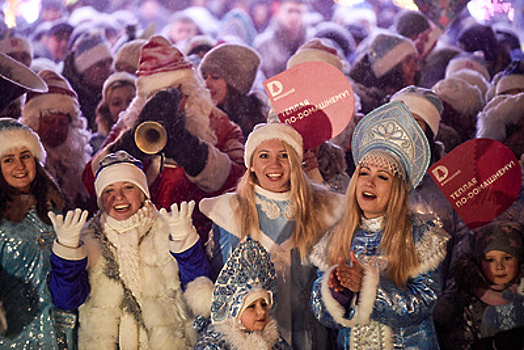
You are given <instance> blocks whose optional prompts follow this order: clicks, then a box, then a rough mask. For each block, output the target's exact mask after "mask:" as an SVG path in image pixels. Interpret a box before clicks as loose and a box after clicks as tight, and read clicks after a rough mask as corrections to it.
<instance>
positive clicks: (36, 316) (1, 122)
mask: <svg viewBox="0 0 524 350" xmlns="http://www.w3.org/2000/svg"><path fill="white" fill-rule="evenodd" d="M45 156H46V153H45V151H44V148H43V146H42V144H41V143H40V139H39V138H38V136H37V135H36V134H35V133H33V132H32V131H31V129H29V128H28V127H26V126H24V125H22V124H20V123H18V122H17V121H16V120H14V119H11V118H1V119H0V164H1V168H2V174H1V176H0V302H1V303H2V304H3V309H2V310H0V315H1V314H3V316H4V317H3V318H2V317H0V318H1V319H3V322H0V324H1V325H2V326H0V329H1V330H2V334H1V335H0V348H2V349H7V348H11V349H46V350H47V349H65V348H68V349H74V347H75V344H74V342H72V336H73V330H74V327H75V324H76V316H75V314H74V313H70V312H67V311H60V310H57V309H55V308H54V306H53V302H52V299H51V295H50V292H49V289H48V284H47V276H48V274H49V271H50V270H51V266H50V263H49V257H50V255H51V247H52V244H53V241H54V239H55V232H54V231H53V226H52V225H51V222H50V221H49V219H48V217H47V212H48V210H62V209H63V205H64V204H63V203H64V202H63V199H62V196H61V194H60V191H59V190H58V188H57V187H56V185H55V183H54V182H53V180H51V178H50V177H49V175H47V173H46V172H45V170H44V169H43V167H42V164H43V163H44V162H45Z"/></svg>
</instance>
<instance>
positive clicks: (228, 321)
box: [195, 236, 291, 350]
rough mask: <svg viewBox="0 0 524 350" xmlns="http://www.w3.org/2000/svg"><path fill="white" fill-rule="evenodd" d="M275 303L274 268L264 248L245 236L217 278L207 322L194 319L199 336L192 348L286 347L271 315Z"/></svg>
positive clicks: (281, 349) (283, 349) (261, 349)
mask: <svg viewBox="0 0 524 350" xmlns="http://www.w3.org/2000/svg"><path fill="white" fill-rule="evenodd" d="M276 303H277V281H276V275H275V267H274V265H273V263H272V262H271V259H270V258H269V254H268V253H267V251H266V249H265V248H264V247H263V246H262V245H261V244H260V243H259V242H257V241H254V240H253V239H251V237H250V236H247V237H246V238H245V239H244V240H243V241H242V242H241V243H240V244H238V245H237V247H236V248H235V250H234V252H233V253H232V254H231V255H230V256H229V258H228V260H227V262H226V265H224V268H223V269H222V271H221V272H220V275H219V276H218V278H217V282H216V285H215V289H214V290H213V299H212V306H211V322H209V320H204V319H202V318H200V319H197V322H196V324H199V326H200V339H199V341H198V342H197V344H196V345H195V349H196V350H219V349H220V350H243V349H253V350H254V349H257V350H264V349H266V350H270V349H271V350H288V349H289V350H290V349H291V347H290V346H289V345H288V344H287V343H286V341H285V340H284V339H283V338H282V337H281V336H280V333H279V331H278V325H277V322H276V320H275V319H274V318H273V314H274V311H275V309H276V307H277V305H276ZM206 321H207V322H206Z"/></svg>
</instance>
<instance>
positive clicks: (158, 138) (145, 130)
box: [134, 120, 167, 154]
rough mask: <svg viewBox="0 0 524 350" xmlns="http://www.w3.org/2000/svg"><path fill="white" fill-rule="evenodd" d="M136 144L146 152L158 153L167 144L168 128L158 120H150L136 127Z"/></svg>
mask: <svg viewBox="0 0 524 350" xmlns="http://www.w3.org/2000/svg"><path fill="white" fill-rule="evenodd" d="M134 137H135V144H136V146H137V147H138V149H139V150H141V151H142V152H144V153H145V154H157V153H158V152H160V151H162V150H163V149H164V147H166V144H167V132H166V129H165V128H164V127H163V126H162V125H161V124H160V123H158V122H155V121H152V120H148V121H145V122H143V123H141V124H139V125H138V126H137V127H136V129H135V134H134Z"/></svg>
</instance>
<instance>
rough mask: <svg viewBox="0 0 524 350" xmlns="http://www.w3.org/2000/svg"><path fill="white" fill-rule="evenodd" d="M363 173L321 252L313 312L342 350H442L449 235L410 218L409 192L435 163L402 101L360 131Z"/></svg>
mask: <svg viewBox="0 0 524 350" xmlns="http://www.w3.org/2000/svg"><path fill="white" fill-rule="evenodd" d="M352 143H353V144H352V152H353V158H354V160H355V163H356V164H357V169H356V171H355V174H354V175H353V177H352V179H351V181H350V184H349V187H348V190H347V194H346V200H347V208H346V212H345V215H344V218H343V219H342V221H341V223H340V224H339V225H337V227H335V229H334V230H333V231H332V232H331V233H330V234H328V235H326V236H325V237H324V238H323V239H322V240H321V241H320V242H319V243H318V245H317V246H316V247H315V249H314V252H313V254H312V257H311V258H312V261H313V263H315V264H317V266H319V278H318V279H317V280H316V281H315V284H314V287H313V292H312V299H311V305H312V309H313V311H314V313H315V316H316V317H317V318H318V319H319V320H320V321H321V322H322V323H324V324H325V325H328V326H330V327H333V328H337V329H340V331H339V335H338V343H339V347H340V348H341V349H349V348H351V349H366V348H372V349H391V348H393V347H398V348H411V347H416V348H418V349H438V344H437V339H436V335H435V331H434V326H433V321H432V312H433V309H434V307H435V304H436V301H437V294H438V292H439V291H440V269H439V265H440V263H441V262H442V260H443V259H444V257H445V253H446V242H447V239H448V235H447V234H446V233H445V232H444V231H442V230H441V229H439V228H437V227H435V226H434V225H433V223H432V222H424V221H423V220H422V219H421V218H420V217H418V216H417V215H416V214H410V213H409V212H408V191H409V190H410V189H412V188H413V187H415V186H416V185H417V184H418V183H419V182H420V180H421V178H422V177H423V175H424V173H425V171H426V168H427V165H428V162H429V156H430V152H429V147H428V143H427V139H426V137H425V136H424V133H423V132H422V130H421V129H420V127H419V126H418V124H417V123H416V121H415V120H414V119H413V117H412V116H411V114H410V113H409V111H408V109H407V108H406V106H405V105H404V104H403V103H402V102H398V101H396V102H391V103H388V104H386V105H384V106H382V107H380V108H378V109H376V110H374V111H373V112H371V113H370V114H368V115H367V116H366V117H364V118H363V119H362V120H361V121H360V123H359V124H358V125H357V127H356V129H355V133H354V136H353V142H352Z"/></svg>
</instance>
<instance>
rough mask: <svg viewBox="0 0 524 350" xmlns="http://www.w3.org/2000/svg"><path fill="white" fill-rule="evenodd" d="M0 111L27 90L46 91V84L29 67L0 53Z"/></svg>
mask: <svg viewBox="0 0 524 350" xmlns="http://www.w3.org/2000/svg"><path fill="white" fill-rule="evenodd" d="M0 91H1V92H2V93H1V94H0V111H3V110H4V109H5V108H6V107H7V106H8V105H9V104H10V103H11V102H12V101H14V100H16V99H17V98H18V97H20V96H22V95H23V94H24V93H26V92H28V91H34V92H41V93H44V92H47V84H46V83H45V82H44V81H43V80H42V78H40V77H39V76H38V75H36V73H35V72H33V71H32V70H31V69H29V68H27V67H26V66H24V65H23V64H22V63H20V62H18V61H16V60H14V59H12V58H11V57H9V56H7V55H4V54H3V53H0Z"/></svg>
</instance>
